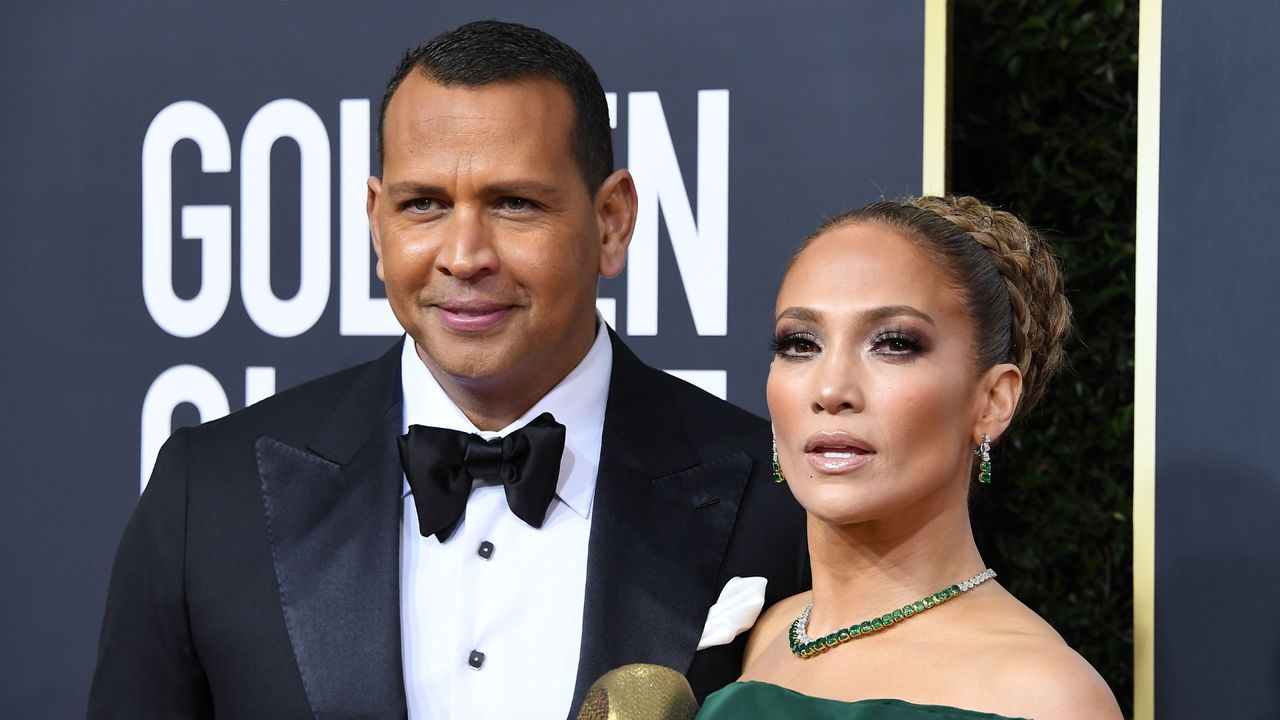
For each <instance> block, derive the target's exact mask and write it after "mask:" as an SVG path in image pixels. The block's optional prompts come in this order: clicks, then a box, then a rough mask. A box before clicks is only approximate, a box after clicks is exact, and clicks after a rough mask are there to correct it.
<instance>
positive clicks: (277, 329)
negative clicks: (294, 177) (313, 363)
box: [240, 99, 331, 337]
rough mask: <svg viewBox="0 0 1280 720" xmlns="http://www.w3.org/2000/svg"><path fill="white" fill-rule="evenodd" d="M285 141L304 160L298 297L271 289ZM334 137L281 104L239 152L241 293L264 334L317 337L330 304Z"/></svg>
mask: <svg viewBox="0 0 1280 720" xmlns="http://www.w3.org/2000/svg"><path fill="white" fill-rule="evenodd" d="M280 138H289V139H291V140H293V141H294V142H296V143H297V144H298V150H299V154H300V155H301V161H302V162H301V164H302V167H301V173H300V176H301V183H300V185H301V191H300V196H301V203H300V208H299V210H300V217H301V229H302V232H301V235H302V238H301V243H300V244H301V252H300V260H299V264H300V270H301V272H300V281H299V283H298V292H297V294H296V295H294V296H293V297H292V298H290V299H287V300H284V299H281V298H279V297H276V294H275V292H274V291H273V290H272V289H271V146H272V145H274V144H275V142H276V140H279V139H280ZM329 175H330V173H329V136H328V133H327V132H326V131H325V128H324V123H323V122H322V121H321V120H320V117H319V116H317V115H316V113H315V111H314V110H312V109H311V108H309V107H307V106H306V105H304V104H303V103H301V102H298V101H297V100H289V99H284V100H274V101H272V102H270V103H267V104H266V105H264V106H263V107H262V109H260V110H258V112H256V113H254V115H253V117H252V118H250V119H249V124H248V126H247V127H245V130H244V140H243V141H242V142H241V145H240V292H241V294H242V296H243V297H244V307H245V310H246V311H247V312H248V313H249V317H250V318H251V319H252V320H253V322H254V324H256V325H257V326H258V327H259V328H261V329H262V330H263V332H266V333H269V334H271V335H274V336H276V337H294V336H296V335H301V334H302V333H304V332H306V331H307V330H309V329H311V327H312V326H313V325H315V324H316V321H317V320H319V319H320V316H321V315H322V314H323V313H324V309H325V306H326V305H327V304H328V303H329V245H330V233H329V197H330V192H331V191H330V188H329Z"/></svg>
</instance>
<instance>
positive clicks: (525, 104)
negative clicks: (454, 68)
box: [386, 73, 574, 131]
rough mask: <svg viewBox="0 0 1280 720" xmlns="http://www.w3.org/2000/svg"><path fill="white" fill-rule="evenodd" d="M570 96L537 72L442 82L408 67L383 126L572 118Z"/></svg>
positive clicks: (519, 122)
mask: <svg viewBox="0 0 1280 720" xmlns="http://www.w3.org/2000/svg"><path fill="white" fill-rule="evenodd" d="M573 116H574V107H573V100H572V98H571V97H570V95H569V92H568V90H566V89H565V88H564V87H563V86H562V85H560V84H559V83H557V82H555V81H554V80H551V79H548V78H544V77H541V76H527V77H521V78H517V79H512V80H499V81H495V82H492V83H486V84H484V85H462V84H452V85H442V84H440V83H438V82H436V81H435V80H433V79H431V78H429V77H427V76H426V75H425V74H423V73H411V74H410V75H409V76H407V77H406V78H405V79H404V82H402V83H401V84H400V87H399V88H398V89H397V90H396V92H395V94H394V95H392V97H391V101H390V103H389V105H388V107H387V126H388V127H387V128H386V130H387V131H391V130H392V129H394V128H395V127H397V126H402V125H404V126H407V127H413V126H415V125H421V124H423V123H434V124H440V123H460V124H463V125H469V126H472V127H474V128H476V129H479V128H480V127H482V126H485V125H488V126H493V127H497V128H501V127H504V126H508V125H517V126H519V125H548V124H556V125H559V124H570V123H572V121H573Z"/></svg>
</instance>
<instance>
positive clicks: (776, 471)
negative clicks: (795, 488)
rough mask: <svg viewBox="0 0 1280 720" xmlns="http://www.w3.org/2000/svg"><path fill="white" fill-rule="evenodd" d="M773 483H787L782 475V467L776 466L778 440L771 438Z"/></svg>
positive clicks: (775, 437)
mask: <svg viewBox="0 0 1280 720" xmlns="http://www.w3.org/2000/svg"><path fill="white" fill-rule="evenodd" d="M773 481H774V482H775V483H784V482H786V481H787V479H786V478H785V477H783V475H782V466H781V465H779V464H778V438H777V436H774V438H773Z"/></svg>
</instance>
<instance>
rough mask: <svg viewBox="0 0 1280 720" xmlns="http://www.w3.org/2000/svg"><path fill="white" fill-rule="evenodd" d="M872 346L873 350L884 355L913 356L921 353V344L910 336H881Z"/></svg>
mask: <svg viewBox="0 0 1280 720" xmlns="http://www.w3.org/2000/svg"><path fill="white" fill-rule="evenodd" d="M871 345H872V350H874V351H876V352H879V353H882V354H884V355H913V354H915V353H917V352H919V351H920V343H919V342H917V341H916V339H915V338H913V337H911V336H909V335H897V334H894V335H881V336H880V337H878V338H876V339H875V340H874V341H873V342H872V344H871Z"/></svg>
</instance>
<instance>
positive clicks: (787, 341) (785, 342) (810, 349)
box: [770, 335, 819, 357]
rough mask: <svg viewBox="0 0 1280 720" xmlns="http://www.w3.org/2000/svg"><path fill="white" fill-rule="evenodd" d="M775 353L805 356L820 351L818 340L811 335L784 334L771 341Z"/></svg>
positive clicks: (787, 355) (788, 355)
mask: <svg viewBox="0 0 1280 720" xmlns="http://www.w3.org/2000/svg"><path fill="white" fill-rule="evenodd" d="M770 346H771V347H772V349H773V354H774V355H779V356H786V357H803V356H805V355H812V354H814V353H816V352H818V350H819V348H818V342H817V340H816V339H815V338H813V337H812V336H809V335H784V336H782V337H778V338H774V340H773V341H772V342H771V343H770Z"/></svg>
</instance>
